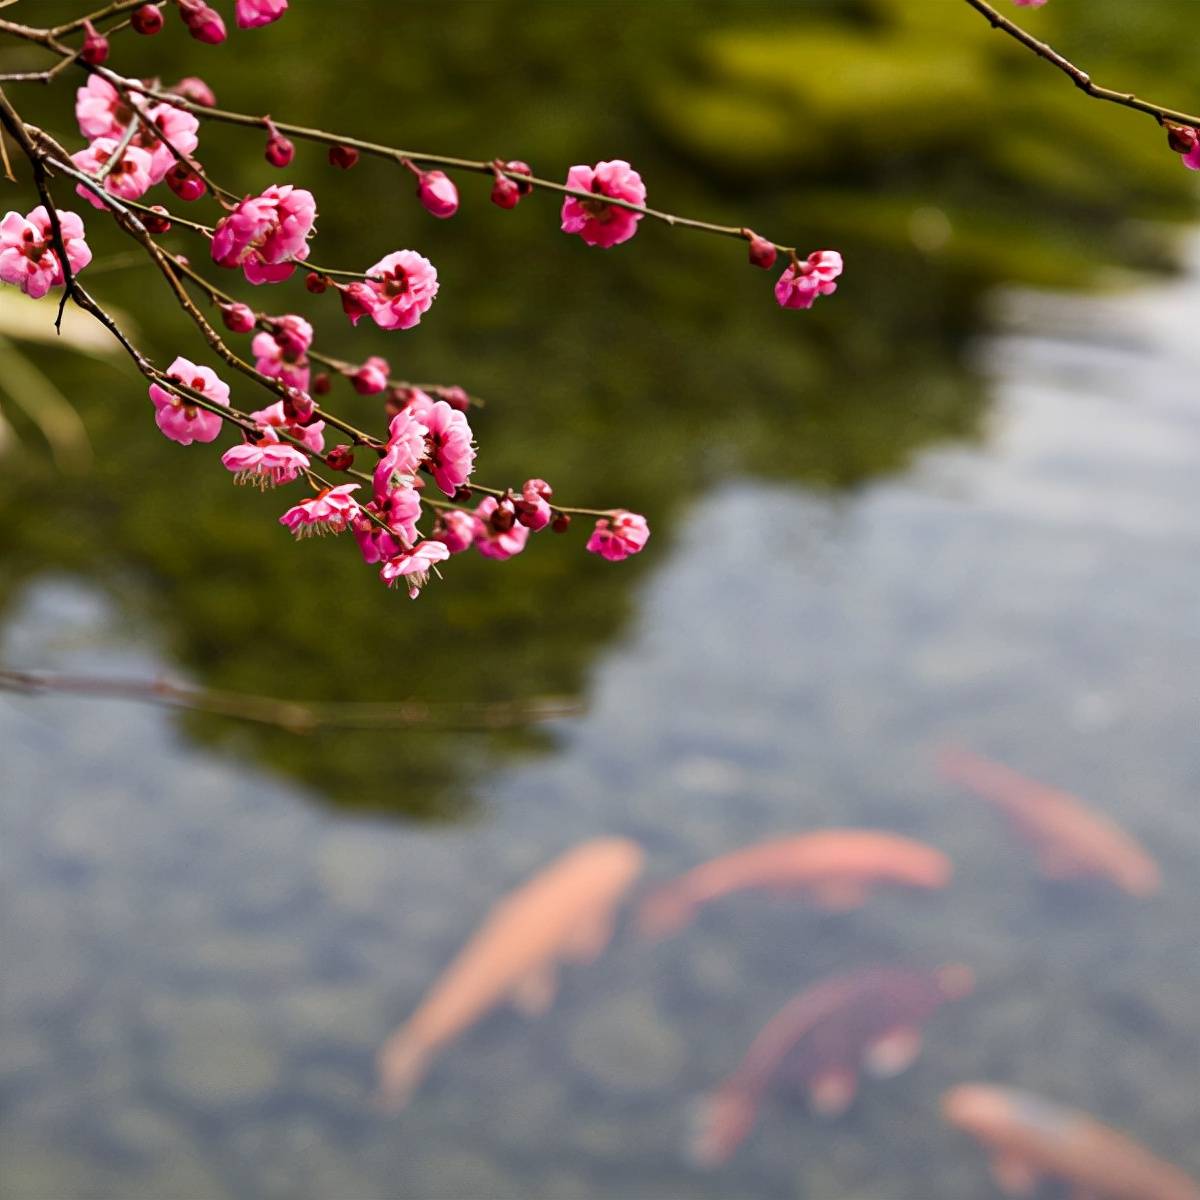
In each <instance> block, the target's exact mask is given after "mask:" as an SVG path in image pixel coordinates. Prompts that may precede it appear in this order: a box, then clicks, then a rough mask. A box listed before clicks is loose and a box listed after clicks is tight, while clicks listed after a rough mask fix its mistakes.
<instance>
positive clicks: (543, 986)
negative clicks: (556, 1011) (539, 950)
mask: <svg viewBox="0 0 1200 1200" xmlns="http://www.w3.org/2000/svg"><path fill="white" fill-rule="evenodd" d="M557 994H558V972H557V971H556V970H555V969H554V966H553V964H545V965H543V966H540V967H535V968H534V969H533V970H532V971H529V972H528V973H527V974H525V975H522V976H521V978H520V979H518V980H517V983H516V985H515V986H514V988H513V990H512V1002H513V1005H514V1006H515V1007H516V1009H517V1011H518V1012H520V1013H522V1014H523V1015H524V1016H527V1017H540V1016H542V1015H543V1013H546V1012H548V1011H549V1009H550V1006H551V1005H552V1004H553V1003H554V997H555V996H556V995H557Z"/></svg>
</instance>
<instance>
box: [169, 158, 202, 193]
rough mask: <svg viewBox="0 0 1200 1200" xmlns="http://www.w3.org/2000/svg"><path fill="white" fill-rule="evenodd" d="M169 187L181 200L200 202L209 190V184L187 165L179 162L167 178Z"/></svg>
mask: <svg viewBox="0 0 1200 1200" xmlns="http://www.w3.org/2000/svg"><path fill="white" fill-rule="evenodd" d="M165 179H166V183H167V187H169V188H170V189H171V191H173V192H174V193H175V195H177V196H178V197H179V198H180V200H199V199H200V197H201V196H203V195H204V193H205V192H206V191H207V190H208V186H207V184H205V182H204V180H203V179H201V178H200V176H199V175H198V174H197V173H196V172H195V170H194V169H193V168H191V167H189V166H188V165H187V163H181V162H177V163H176V164H175V165H174V166H173V167H172V168H171V169H170V170H169V171H168V172H167V174H166V176H165Z"/></svg>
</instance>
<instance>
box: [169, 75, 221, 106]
mask: <svg viewBox="0 0 1200 1200" xmlns="http://www.w3.org/2000/svg"><path fill="white" fill-rule="evenodd" d="M167 90H168V91H171V92H174V93H175V94H176V95H177V96H182V97H183V98H184V99H185V100H190V101H191V102H192V103H193V104H199V105H200V106H201V107H203V108H216V106H217V97H216V94H215V93H214V92H213V90H212V88H210V87H209V86H208V84H207V83H205V82H204V80H203V79H201V78H200V76H199V75H185V76H184V77H183V78H182V79H181V80H180V81H179V82H178V83H177V84H176V85H175V86H174V87H172V88H168V89H167Z"/></svg>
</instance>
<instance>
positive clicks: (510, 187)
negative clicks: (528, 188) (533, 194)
mask: <svg viewBox="0 0 1200 1200" xmlns="http://www.w3.org/2000/svg"><path fill="white" fill-rule="evenodd" d="M520 199H521V189H520V188H519V187H517V185H516V184H515V183H514V182H513V181H512V180H511V179H507V178H505V176H503V175H497V176H496V182H495V183H494V184H492V203H493V204H495V205H497V206H498V207H500V208H516V207H517V204H518V203H519V202H520Z"/></svg>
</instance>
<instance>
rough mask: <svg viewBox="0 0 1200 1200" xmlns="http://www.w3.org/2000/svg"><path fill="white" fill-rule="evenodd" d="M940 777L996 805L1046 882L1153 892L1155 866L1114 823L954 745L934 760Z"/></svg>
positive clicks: (1134, 892)
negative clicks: (1088, 882) (1084, 881)
mask: <svg viewBox="0 0 1200 1200" xmlns="http://www.w3.org/2000/svg"><path fill="white" fill-rule="evenodd" d="M938 763H939V766H940V768H941V771H942V774H943V775H944V776H945V777H946V778H947V779H951V780H953V781H954V782H955V783H959V784H961V785H962V786H963V787H965V788H967V789H968V790H969V791H972V792H974V793H975V794H976V795H977V796H980V797H982V798H983V799H984V800H988V801H990V802H991V803H992V804H994V805H996V807H997V808H999V809H1000V810H1001V811H1002V812H1003V813H1004V814H1005V816H1007V817H1008V819H1009V821H1010V822H1011V823H1012V825H1013V828H1014V829H1015V830H1016V832H1017V834H1018V835H1019V836H1020V837H1022V838H1023V839H1024V840H1025V841H1026V842H1028V843H1029V844H1030V845H1031V846H1032V847H1033V848H1034V851H1035V853H1036V855H1037V862H1038V866H1039V868H1040V869H1041V872H1042V874H1043V875H1044V876H1046V878H1048V879H1080V878H1096V879H1104V880H1107V881H1108V882H1109V883H1113V884H1115V885H1116V886H1117V887H1118V888H1120V889H1121V890H1122V891H1124V892H1127V893H1128V894H1129V895H1131V896H1149V895H1152V894H1153V893H1154V892H1156V891H1158V888H1159V885H1160V883H1161V876H1160V873H1159V869H1158V864H1157V863H1156V862H1155V861H1154V859H1153V858H1151V857H1150V855H1149V854H1148V853H1147V852H1146V850H1145V849H1144V848H1143V847H1142V846H1140V845H1139V844H1138V843H1137V842H1136V841H1135V840H1134V839H1133V838H1132V837H1130V836H1129V834H1127V833H1126V832H1125V831H1124V830H1123V829H1121V828H1120V827H1119V826H1118V825H1117V824H1116V823H1115V822H1113V821H1111V820H1109V819H1108V818H1107V817H1105V816H1102V815H1101V814H1099V813H1096V812H1092V811H1091V810H1090V809H1088V808H1087V807H1085V805H1084V804H1083V803H1082V802H1081V801H1079V800H1077V799H1076V798H1075V797H1074V796H1071V795H1068V794H1067V793H1066V792H1060V791H1058V790H1057V789H1056V788H1052V787H1048V786H1047V785H1046V784H1044V783H1038V782H1037V781H1036V780H1033V779H1026V778H1025V777H1024V776H1023V775H1018V774H1017V772H1016V771H1011V770H1009V768H1008V767H1005V766H1001V764H1000V763H997V762H992V761H991V760H990V759H986V758H982V757H980V756H979V755H977V754H973V753H971V751H969V750H964V749H961V748H959V747H948V748H946V749H944V750H942V752H941V754H940V755H939V756H938Z"/></svg>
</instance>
